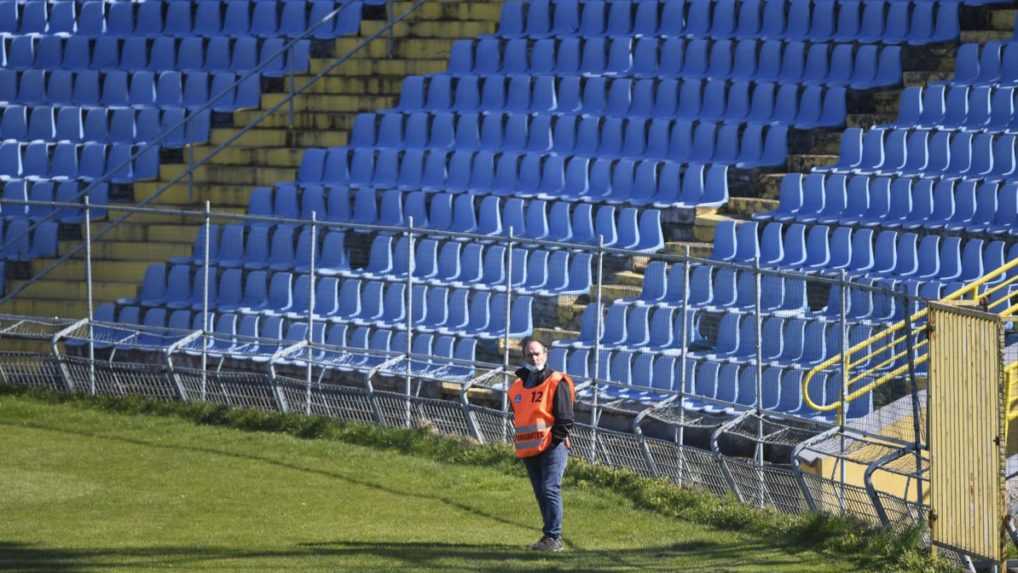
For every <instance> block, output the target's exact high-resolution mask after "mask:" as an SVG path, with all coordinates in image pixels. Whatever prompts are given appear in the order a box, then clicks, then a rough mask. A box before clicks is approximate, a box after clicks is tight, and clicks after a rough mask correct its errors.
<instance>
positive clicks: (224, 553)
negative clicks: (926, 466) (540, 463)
mask: <svg viewBox="0 0 1018 573" xmlns="http://www.w3.org/2000/svg"><path fill="white" fill-rule="evenodd" d="M56 401H58V402H59V401H60V400H56ZM93 406H94V404H93ZM107 406H108V404H107ZM108 409H109V408H108V407H106V408H96V407H90V406H89V405H87V404H86V405H85V406H84V407H83V405H82V403H77V402H70V403H48V402H47V401H44V400H40V399H37V398H33V397H29V396H23V395H12V394H6V395H5V394H3V393H0V436H2V438H0V444H2V448H0V455H2V456H3V458H2V460H3V461H2V462H0V570H15V571H19V570H24V571H94V570H104V569H117V568H119V569H122V570H131V571H145V570H151V569H162V568H174V569H177V570H217V571H222V570H241V569H243V570H252V569H257V570H263V571H275V570H281V569H304V570H316V569H317V570H329V571H335V570H345V571H387V570H397V569H399V570H404V569H415V570H433V571H455V570H461V571H533V570H542V569H543V570H559V571H574V570H591V569H602V570H618V571H623V570H656V571H678V570H681V571H856V570H860V569H862V568H863V567H872V566H873V564H872V563H869V562H867V561H866V559H868V558H870V557H872V556H865V555H858V556H856V557H851V556H847V555H840V556H838V555H832V552H831V551H827V552H825V553H824V554H818V553H815V552H813V551H812V550H809V549H806V548H804V545H803V543H802V541H801V537H802V532H801V531H799V532H795V531H792V530H790V531H789V534H788V537H787V538H783V536H782V535H781V534H780V533H778V534H774V533H773V532H772V534H769V535H760V534H754V533H753V532H750V531H731V530H722V529H719V528H714V527H710V526H707V525H703V524H700V523H695V522H692V521H689V520H684V519H681V518H677V517H674V516H669V515H665V514H663V513H662V512H653V511H648V510H646V509H642V508H641V506H646V505H647V503H648V502H646V500H645V501H644V502H640V501H639V500H634V498H633V496H632V495H623V494H619V493H615V491H612V490H610V489H608V488H607V487H604V486H603V485H599V484H598V483H597V482H598V478H597V475H596V472H593V473H592V472H591V470H590V469H589V468H590V466H586V467H587V468H588V469H587V470H586V471H585V470H584V469H583V467H581V466H580V465H579V464H577V465H576V466H575V469H576V470H577V471H575V472H573V473H574V474H578V477H577V476H574V477H572V478H571V479H570V480H569V482H568V484H567V487H566V491H565V500H566V517H565V529H566V531H565V539H566V541H567V544H568V547H569V551H568V552H566V553H563V554H557V555H542V554H534V553H531V552H528V551H525V550H524V549H523V547H524V546H525V545H526V544H528V543H531V542H533V541H534V540H535V539H536V538H537V537H538V536H539V535H540V532H539V519H538V515H537V510H536V504H535V503H534V501H533V498H532V494H531V492H530V486H529V483H528V482H527V480H526V479H525V477H523V474H522V472H521V471H519V468H518V466H516V465H511V466H510V465H508V464H493V465H487V466H486V465H483V464H479V463H470V462H469V461H466V462H465V461H464V460H463V459H458V460H453V461H454V462H455V463H446V462H443V461H439V460H441V459H443V458H442V457H441V456H435V455H407V454H404V453H400V452H399V451H396V449H397V448H398V447H399V446H398V441H399V440H397V439H395V438H393V439H394V440H395V441H393V442H392V443H391V444H389V447H366V446H361V445H355V444H352V443H349V442H350V441H351V440H350V439H347V440H346V441H343V440H341V439H313V440H310V439H303V438H301V437H297V436H294V435H291V434H287V433H278V432H276V433H270V432H250V431H242V430H238V429H232V428H227V427H215V426H209V425H202V424H195V423H193V422H192V421H189V420H186V419H182V418H180V417H175V416H158V415H126V414H121V413H115V412H110V411H108ZM347 428H352V429H351V430H350V432H351V433H350V434H349V435H348V436H347V437H348V438H349V437H350V436H356V435H360V436H365V435H368V434H370V433H372V432H376V433H377V432H384V430H378V429H370V428H365V427H358V426H347ZM358 428H359V429H358ZM404 434H407V435H410V434H414V435H418V434H421V433H420V432H404ZM378 435H381V434H378ZM428 439H431V438H428V437H423V438H421V440H424V441H426V440H428ZM442 443H446V444H447V443H451V442H450V441H449V440H444V441H443V442H442ZM436 447H437V446H436ZM443 447H445V446H443ZM455 447H456V448H458V449H459V450H463V451H466V450H467V448H466V446H464V445H462V444H460V445H458V446H455ZM474 449H475V450H478V451H481V452H482V453H481V454H477V455H478V456H480V455H482V454H483V455H490V454H491V453H492V452H507V450H506V449H505V448H499V449H487V450H486V449H485V448H474ZM435 451H438V450H435ZM446 457H447V458H450V459H452V458H457V457H458V456H457V455H454V454H446ZM507 468H508V469H507ZM634 483H635V482H634ZM623 485H624V484H623ZM670 489H672V490H676V491H678V490H677V488H670ZM630 493H631V492H630ZM822 545H823V544H822V543H820V542H818V544H817V546H818V547H820V546H822ZM880 568H881V569H883V568H884V567H880Z"/></svg>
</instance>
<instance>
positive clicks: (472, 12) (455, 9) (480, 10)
mask: <svg viewBox="0 0 1018 573" xmlns="http://www.w3.org/2000/svg"><path fill="white" fill-rule="evenodd" d="M412 6H413V2H396V3H394V4H393V5H392V10H393V12H392V14H394V15H396V16H398V15H400V14H404V13H406V12H407V11H408V10H410V8H411V7H412ZM501 14H502V2H499V1H484V2H461V1H459V0H443V1H440V2H428V3H426V4H423V5H421V7H420V8H418V9H417V11H416V12H414V14H413V18H414V20H417V21H419V20H455V21H462V20H483V21H488V22H498V19H499V16H501Z"/></svg>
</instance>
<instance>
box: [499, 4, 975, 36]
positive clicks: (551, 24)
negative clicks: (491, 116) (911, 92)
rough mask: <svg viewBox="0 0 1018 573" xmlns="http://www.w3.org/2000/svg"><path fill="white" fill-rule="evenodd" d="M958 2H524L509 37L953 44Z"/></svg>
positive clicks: (502, 31)
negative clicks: (754, 38)
mask: <svg viewBox="0 0 1018 573" xmlns="http://www.w3.org/2000/svg"><path fill="white" fill-rule="evenodd" d="M958 4H959V3H958V2H956V1H952V0H945V1H919V2H908V1H901V0H891V1H889V2H885V1H884V0H864V1H862V2H859V1H857V0H792V1H791V2H789V1H788V0H690V1H688V2H686V1H683V0H660V1H657V2H654V1H646V0H637V1H633V2H628V1H619V0H615V1H612V2H603V1H600V0H586V1H583V2H580V1H579V0H568V1H562V0H556V1H555V2H553V3H552V2H548V1H547V0H545V1H537V2H522V1H520V0H516V1H509V2H506V3H505V4H504V5H503V6H502V18H501V19H500V21H499V28H498V33H499V35H501V36H506V37H519V36H524V35H525V36H531V37H545V36H560V37H561V36H571V35H581V36H585V37H596V36H630V35H640V36H658V35H660V36H693V37H704V36H710V37H714V38H752V37H765V38H790V39H796V40H832V39H833V40H840V41H855V42H882V43H892V42H895V43H900V42H905V41H908V42H910V43H916V44H919V43H926V42H946V41H949V40H953V39H955V38H957V37H958V34H959V23H958Z"/></svg>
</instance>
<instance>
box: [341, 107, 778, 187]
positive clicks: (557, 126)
mask: <svg viewBox="0 0 1018 573" xmlns="http://www.w3.org/2000/svg"><path fill="white" fill-rule="evenodd" d="M358 118H359V121H356V122H355V124H354V131H353V133H352V134H351V141H350V146H351V147H353V148H355V149H354V152H353V153H354V156H355V157H354V159H353V163H352V164H351V172H354V171H356V169H357V168H356V163H357V161H358V159H357V156H358V155H363V153H366V152H363V153H362V150H363V149H364V148H372V147H376V148H382V149H392V148H397V149H424V148H437V149H448V148H455V149H457V150H459V151H472V150H481V151H489V152H492V153H495V152H502V156H503V157H505V156H506V153H507V152H516V151H527V152H548V151H551V152H555V153H558V154H563V155H580V156H597V157H602V158H604V157H628V158H634V159H635V158H640V159H671V160H673V161H679V162H685V161H693V162H713V163H725V164H728V163H739V164H745V165H747V166H755V165H776V164H780V163H782V162H783V161H784V156H785V151H786V148H787V144H786V142H785V141H786V134H787V128H786V126H784V125H769V124H758V123H748V124H743V123H740V122H734V123H721V122H718V121H711V120H700V121H695V120H685V119H677V120H668V119H661V118H659V119H654V120H647V119H642V118H634V119H622V118H618V117H607V118H602V117H597V116H592V115H562V116H547V115H534V116H530V115H527V114H504V115H503V114H491V115H486V116H484V117H483V119H484V121H479V120H481V119H482V116H480V115H476V114H464V115H460V116H457V115H454V114H452V113H449V112H439V113H435V114H428V113H427V112H415V113H413V114H411V115H409V116H408V117H406V129H405V130H404V129H403V123H404V121H403V120H404V116H403V114H400V113H398V112H389V113H387V114H385V115H384V116H383V124H385V125H383V126H382V131H381V132H380V133H379V134H378V138H377V139H376V138H375V133H374V129H373V126H372V125H371V122H372V119H373V118H372V116H371V115H369V114H362V115H360V116H358ZM387 118H388V119H390V120H391V121H388V122H386V121H385V120H386V119H387ZM365 120H366V121H365ZM761 144H762V145H763V146H764V149H761V148H760V145H761ZM362 161H366V160H362Z"/></svg>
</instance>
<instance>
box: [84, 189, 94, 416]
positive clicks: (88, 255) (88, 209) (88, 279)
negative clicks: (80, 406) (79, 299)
mask: <svg viewBox="0 0 1018 573" xmlns="http://www.w3.org/2000/svg"><path fill="white" fill-rule="evenodd" d="M85 296H86V298H88V391H89V393H90V394H92V395H93V396H95V328H94V327H93V324H92V321H93V320H95V306H94V304H95V303H94V301H93V298H92V205H91V203H90V202H89V200H88V195H85Z"/></svg>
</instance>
